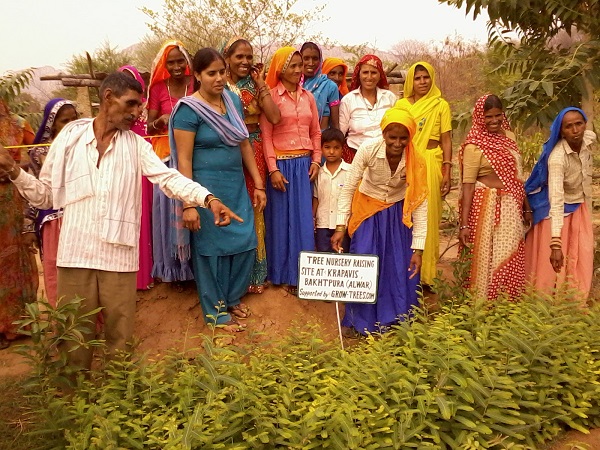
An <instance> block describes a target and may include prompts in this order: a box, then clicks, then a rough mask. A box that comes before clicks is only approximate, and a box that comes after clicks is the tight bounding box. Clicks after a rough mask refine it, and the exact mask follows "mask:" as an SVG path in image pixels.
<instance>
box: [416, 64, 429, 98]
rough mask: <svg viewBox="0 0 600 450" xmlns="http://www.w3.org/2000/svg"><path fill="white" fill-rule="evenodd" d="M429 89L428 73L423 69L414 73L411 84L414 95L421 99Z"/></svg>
mask: <svg viewBox="0 0 600 450" xmlns="http://www.w3.org/2000/svg"><path fill="white" fill-rule="evenodd" d="M430 89H431V76H430V75H429V72H427V71H426V70H423V69H419V70H417V71H415V78H414V83H413V90H414V92H415V94H417V95H418V96H420V97H422V96H424V95H427V93H428V92H429V90H430Z"/></svg>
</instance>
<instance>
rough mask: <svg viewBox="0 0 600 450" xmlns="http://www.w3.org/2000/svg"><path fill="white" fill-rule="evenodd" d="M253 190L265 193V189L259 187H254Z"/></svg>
mask: <svg viewBox="0 0 600 450" xmlns="http://www.w3.org/2000/svg"><path fill="white" fill-rule="evenodd" d="M254 189H257V190H259V191H266V189H265V188H259V187H256V186H254Z"/></svg>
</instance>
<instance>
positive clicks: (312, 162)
mask: <svg viewBox="0 0 600 450" xmlns="http://www.w3.org/2000/svg"><path fill="white" fill-rule="evenodd" d="M311 164H316V165H317V167H321V164H319V163H318V162H316V161H311Z"/></svg>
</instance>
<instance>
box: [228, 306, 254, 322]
mask: <svg viewBox="0 0 600 450" xmlns="http://www.w3.org/2000/svg"><path fill="white" fill-rule="evenodd" d="M227 312H228V313H229V314H231V315H232V316H233V317H235V318H236V319H242V320H243V319H247V318H248V317H250V308H249V307H248V305H246V304H245V303H238V304H237V305H235V306H230V307H229V308H227Z"/></svg>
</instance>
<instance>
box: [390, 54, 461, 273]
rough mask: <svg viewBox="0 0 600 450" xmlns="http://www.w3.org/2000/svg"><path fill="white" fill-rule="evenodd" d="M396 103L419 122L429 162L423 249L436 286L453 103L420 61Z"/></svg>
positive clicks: (419, 145)
mask: <svg viewBox="0 0 600 450" xmlns="http://www.w3.org/2000/svg"><path fill="white" fill-rule="evenodd" d="M396 106H399V107H403V108H406V109H408V110H409V111H410V112H411V114H412V115H413V117H414V118H415V122H416V124H417V130H416V134H415V137H414V138H413V143H414V145H415V149H416V151H417V152H418V153H419V154H420V155H421V156H423V158H424V159H425V163H426V164H427V186H428V188H429V195H428V197H427V241H426V242H425V250H424V251H423V266H422V268H421V282H422V283H423V284H424V285H432V284H433V280H434V278H435V276H436V264H437V261H438V259H439V246H440V233H439V230H440V221H441V218H442V197H444V196H445V195H446V194H447V193H448V192H449V191H450V172H451V169H452V124H451V120H452V117H451V114H450V106H449V105H448V102H447V101H446V100H444V99H443V98H442V93H441V91H440V89H439V88H438V87H437V86H436V84H435V70H434V68H433V67H432V66H431V65H430V64H428V63H426V62H424V61H419V62H417V63H415V64H413V65H412V66H411V68H410V69H409V70H408V73H407V75H406V82H405V83H404V98H402V99H401V100H398V101H397V102H396Z"/></svg>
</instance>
